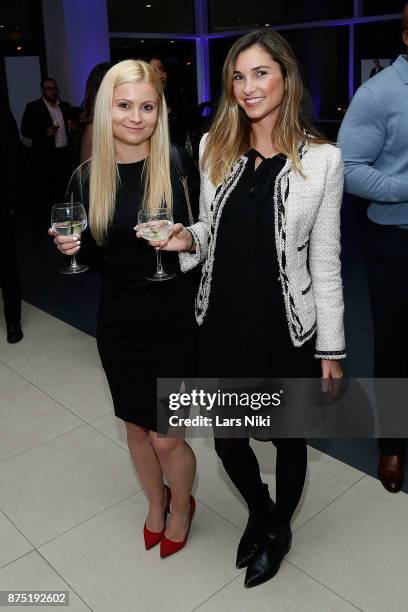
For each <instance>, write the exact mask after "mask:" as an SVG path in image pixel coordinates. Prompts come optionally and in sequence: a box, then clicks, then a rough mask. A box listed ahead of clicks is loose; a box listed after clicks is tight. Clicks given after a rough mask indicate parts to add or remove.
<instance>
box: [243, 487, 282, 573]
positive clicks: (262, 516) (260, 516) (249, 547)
mask: <svg viewBox="0 0 408 612" xmlns="http://www.w3.org/2000/svg"><path fill="white" fill-rule="evenodd" d="M263 486H264V488H265V502H264V504H263V505H262V506H261V507H260V508H259V509H257V510H256V511H254V512H250V513H249V517H248V522H247V524H246V527H245V531H244V533H243V535H242V538H241V540H240V542H239V544H238V550H237V560H236V566H237V568H238V569H242V568H243V567H247V565H248V563H249V561H250V560H251V559H252V557H253V556H254V554H255V552H256V550H257V547H258V543H259V537H260V535H261V534H262V532H263V531H264V529H265V524H266V522H267V521H270V520H271V518H272V515H273V511H274V508H275V503H274V502H273V501H272V499H271V498H270V496H269V490H268V485H267V484H264V485H263Z"/></svg>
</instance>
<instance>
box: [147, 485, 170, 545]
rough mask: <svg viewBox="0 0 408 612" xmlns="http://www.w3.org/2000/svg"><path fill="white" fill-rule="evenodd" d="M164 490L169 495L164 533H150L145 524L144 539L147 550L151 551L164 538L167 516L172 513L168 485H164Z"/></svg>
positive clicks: (165, 512)
mask: <svg viewBox="0 0 408 612" xmlns="http://www.w3.org/2000/svg"><path fill="white" fill-rule="evenodd" d="M164 488H165V490H166V495H167V505H166V509H165V511H164V528H163V529H162V531H150V529H148V528H147V527H146V523H145V524H144V527H143V537H144V543H145V546H146V550H150V549H151V548H153V546H156V544H158V543H159V542H160V541H161V539H162V538H163V536H164V530H165V529H166V519H167V514H168V512H169V511H170V501H171V490H170V488H169V487H168V486H167V485H164Z"/></svg>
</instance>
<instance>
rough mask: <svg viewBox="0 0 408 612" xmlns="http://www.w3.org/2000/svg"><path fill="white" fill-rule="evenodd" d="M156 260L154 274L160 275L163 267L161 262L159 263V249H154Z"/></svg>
mask: <svg viewBox="0 0 408 612" xmlns="http://www.w3.org/2000/svg"><path fill="white" fill-rule="evenodd" d="M156 260H157V270H156V273H157V274H161V273H162V272H163V266H162V262H161V250H160V249H156Z"/></svg>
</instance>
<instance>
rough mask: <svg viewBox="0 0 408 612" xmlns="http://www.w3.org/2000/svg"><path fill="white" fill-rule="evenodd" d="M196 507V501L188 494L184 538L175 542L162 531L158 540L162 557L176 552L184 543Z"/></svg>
mask: <svg viewBox="0 0 408 612" xmlns="http://www.w3.org/2000/svg"><path fill="white" fill-rule="evenodd" d="M195 509H196V502H195V499H194V497H193V496H192V495H190V518H189V521H188V528H187V533H186V535H185V538H184V540H182V541H181V542H175V541H174V540H169V538H166V536H165V535H164V533H163V537H162V540H161V542H160V556H161V558H162V559H164V558H165V557H169V556H170V555H174V553H176V552H178V551H179V550H181V549H182V548H184V546H185V545H186V542H187V538H188V534H189V532H190V527H191V521H192V520H193V516H194V512H195Z"/></svg>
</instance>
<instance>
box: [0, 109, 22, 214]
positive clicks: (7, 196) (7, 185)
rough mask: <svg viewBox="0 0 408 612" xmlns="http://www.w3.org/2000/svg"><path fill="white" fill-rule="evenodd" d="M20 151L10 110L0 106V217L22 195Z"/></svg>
mask: <svg viewBox="0 0 408 612" xmlns="http://www.w3.org/2000/svg"><path fill="white" fill-rule="evenodd" d="M22 163H23V161H22V151H21V143H20V135H19V133H18V129H17V125H16V122H15V120H14V117H13V115H12V113H11V111H10V110H9V109H8V108H7V107H5V106H0V219H1V220H2V222H3V221H4V216H5V215H7V214H8V212H9V211H10V210H15V209H16V208H17V206H18V204H19V200H20V199H21V197H22V184H23V183H24V176H23V172H22Z"/></svg>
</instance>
